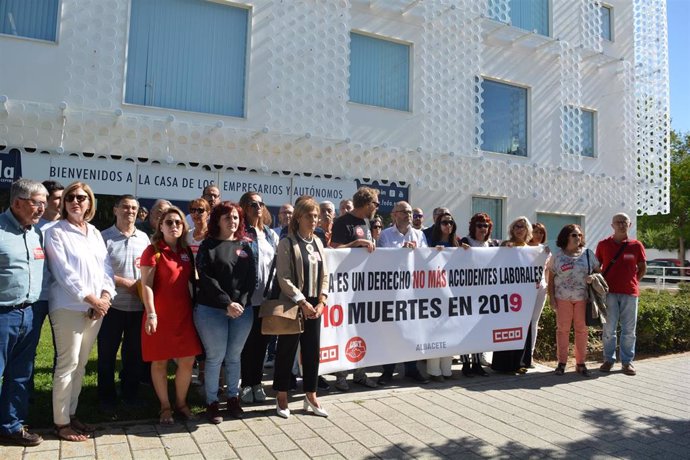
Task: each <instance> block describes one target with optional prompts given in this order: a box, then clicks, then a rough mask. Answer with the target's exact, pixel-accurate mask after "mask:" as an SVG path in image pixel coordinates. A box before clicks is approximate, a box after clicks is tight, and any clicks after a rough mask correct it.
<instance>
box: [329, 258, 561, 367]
mask: <svg viewBox="0 0 690 460" xmlns="http://www.w3.org/2000/svg"><path fill="white" fill-rule="evenodd" d="M546 257H547V255H546V253H545V252H544V250H543V249H542V248H538V247H534V248H532V247H524V248H472V249H468V250H465V249H462V248H446V249H443V250H442V251H439V250H437V249H436V248H419V249H414V250H408V249H404V250H403V249H392V248H390V249H389V248H380V249H376V251H374V252H373V253H371V254H369V253H367V252H366V250H365V249H359V248H358V249H334V250H327V251H326V260H327V263H328V270H329V272H330V282H329V284H330V287H329V291H330V292H329V296H328V304H329V306H328V308H327V309H326V310H325V311H324V314H323V318H322V330H321V361H320V362H321V364H320V367H319V373H321V374H328V373H331V372H336V371H340V370H346V369H353V368H357V367H368V366H374V365H379V364H386V363H399V362H403V361H415V360H419V359H428V358H439V357H443V356H451V355H458V354H465V353H479V352H484V351H501V350H515V349H520V348H522V347H523V346H524V343H525V339H526V337H527V327H528V325H529V322H530V319H531V317H532V311H533V309H534V302H535V300H536V297H537V285H538V283H539V281H541V278H542V276H543V274H544V263H545V261H546Z"/></svg>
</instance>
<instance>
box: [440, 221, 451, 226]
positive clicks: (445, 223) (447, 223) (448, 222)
mask: <svg viewBox="0 0 690 460" xmlns="http://www.w3.org/2000/svg"><path fill="white" fill-rule="evenodd" d="M441 225H453V221H452V220H442V221H441Z"/></svg>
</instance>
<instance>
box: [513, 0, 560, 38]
mask: <svg viewBox="0 0 690 460" xmlns="http://www.w3.org/2000/svg"><path fill="white" fill-rule="evenodd" d="M529 1H530V2H533V1H534V0H529ZM508 2H510V0H508ZM546 8H547V10H548V12H547V18H546V21H547V24H546V34H542V33H541V32H538V31H537V32H535V29H525V28H523V27H520V26H516V25H515V24H514V23H513V18H512V16H511V15H510V12H512V11H513V9H512V8H511V9H510V11H509V12H508V16H509V17H510V26H511V27H515V28H516V29H520V30H525V31H527V32H530V33H534V34H536V35H541V36H542V37H549V38H551V37H553V0H546Z"/></svg>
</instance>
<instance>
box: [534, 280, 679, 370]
mask: <svg viewBox="0 0 690 460" xmlns="http://www.w3.org/2000/svg"><path fill="white" fill-rule="evenodd" d="M570 343H571V345H572V343H573V337H572V331H571V337H570ZM588 348H589V353H590V357H591V359H595V360H597V359H601V329H597V328H589V347H588ZM687 350H690V284H687V283H685V284H684V283H681V284H680V286H679V290H678V291H677V292H669V291H662V292H659V293H657V292H656V291H654V290H649V289H648V290H644V291H642V294H641V295H640V304H639V310H638V314H637V344H636V353H638V354H652V355H653V354H659V353H671V352H679V351H687ZM571 354H572V353H571ZM534 355H535V357H536V358H537V359H539V360H543V361H555V360H556V315H555V313H554V311H553V309H552V308H551V307H549V305H548V303H547V305H546V307H544V312H543V313H542V315H541V319H540V321H539V336H538V338H537V346H536V349H535V352H534Z"/></svg>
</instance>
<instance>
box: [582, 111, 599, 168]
mask: <svg viewBox="0 0 690 460" xmlns="http://www.w3.org/2000/svg"><path fill="white" fill-rule="evenodd" d="M580 110H581V112H582V114H583V115H584V114H585V113H591V114H592V155H591V156H590V155H585V154H584V153H582V152H580V156H581V157H583V158H597V157H598V156H599V155H598V150H599V149H598V148H597V144H598V142H597V141H598V136H597V121H598V118H599V117H598V116H597V115H598V112H597V111H596V110H594V109H590V108H587V107H580ZM583 115H581V118H580V123H582V132H583V133H584V121H585V120H584V117H583ZM583 152H584V144H583Z"/></svg>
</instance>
